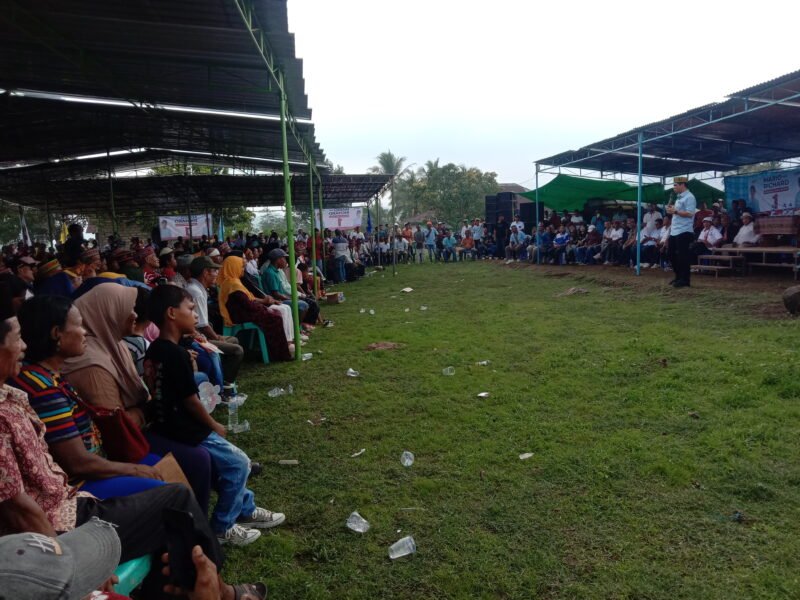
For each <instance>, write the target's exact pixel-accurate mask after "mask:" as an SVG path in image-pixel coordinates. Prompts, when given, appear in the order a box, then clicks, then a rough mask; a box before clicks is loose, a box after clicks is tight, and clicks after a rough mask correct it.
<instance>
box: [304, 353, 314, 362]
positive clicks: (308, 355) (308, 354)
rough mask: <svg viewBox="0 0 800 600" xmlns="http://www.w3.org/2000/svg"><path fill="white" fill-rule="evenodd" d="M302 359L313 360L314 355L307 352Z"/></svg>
mask: <svg viewBox="0 0 800 600" xmlns="http://www.w3.org/2000/svg"><path fill="white" fill-rule="evenodd" d="M302 358H303V360H311V359H312V358H314V354H313V353H312V352H306V353H305V354H303V356H302Z"/></svg>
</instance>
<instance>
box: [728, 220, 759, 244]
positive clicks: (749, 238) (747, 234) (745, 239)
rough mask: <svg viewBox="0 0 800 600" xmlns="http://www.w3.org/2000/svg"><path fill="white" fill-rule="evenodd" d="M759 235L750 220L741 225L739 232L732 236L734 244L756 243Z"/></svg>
mask: <svg viewBox="0 0 800 600" xmlns="http://www.w3.org/2000/svg"><path fill="white" fill-rule="evenodd" d="M760 239H761V236H760V235H758V234H757V233H756V230H755V223H753V222H750V223H749V224H747V225H742V228H741V229H740V230H739V233H737V234H736V237H735V238H733V243H734V244H757V243H758V241H759V240H760Z"/></svg>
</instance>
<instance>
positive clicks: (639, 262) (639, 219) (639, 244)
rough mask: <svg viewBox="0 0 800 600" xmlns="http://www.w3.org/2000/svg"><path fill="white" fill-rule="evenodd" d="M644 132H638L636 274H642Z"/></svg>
mask: <svg viewBox="0 0 800 600" xmlns="http://www.w3.org/2000/svg"><path fill="white" fill-rule="evenodd" d="M643 143H644V133H643V132H641V131H640V132H639V187H638V188H637V190H636V232H637V233H636V235H637V237H638V238H639V239H637V240H636V275H641V274H642V145H643Z"/></svg>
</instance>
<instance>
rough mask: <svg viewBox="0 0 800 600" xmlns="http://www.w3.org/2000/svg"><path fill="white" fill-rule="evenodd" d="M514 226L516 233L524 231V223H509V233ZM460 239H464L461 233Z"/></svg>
mask: <svg viewBox="0 0 800 600" xmlns="http://www.w3.org/2000/svg"><path fill="white" fill-rule="evenodd" d="M515 225H516V227H517V231H519V232H522V231H524V230H525V222H524V221H511V225H509V227H508V229H509V231H510V230H511V228H512V227H514V226H515ZM461 237H464V232H461Z"/></svg>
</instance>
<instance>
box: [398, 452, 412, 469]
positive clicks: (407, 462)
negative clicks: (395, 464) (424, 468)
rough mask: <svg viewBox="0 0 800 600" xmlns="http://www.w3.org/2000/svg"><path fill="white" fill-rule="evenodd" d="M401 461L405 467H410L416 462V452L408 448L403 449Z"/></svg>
mask: <svg viewBox="0 0 800 600" xmlns="http://www.w3.org/2000/svg"><path fill="white" fill-rule="evenodd" d="M400 463H401V464H402V465H403V466H404V467H410V466H411V465H413V464H414V453H413V452H409V451H408V450H403V453H402V454H401V455H400Z"/></svg>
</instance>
